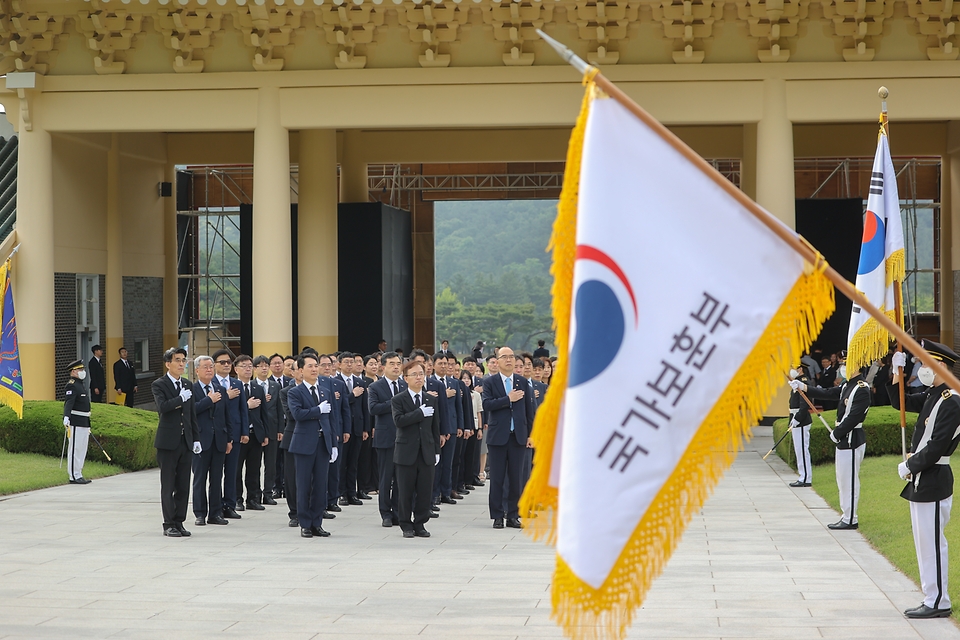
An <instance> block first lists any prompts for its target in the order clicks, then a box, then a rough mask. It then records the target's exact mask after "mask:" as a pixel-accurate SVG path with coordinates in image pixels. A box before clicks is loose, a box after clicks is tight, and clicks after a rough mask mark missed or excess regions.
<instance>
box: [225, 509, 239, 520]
mask: <svg viewBox="0 0 960 640" xmlns="http://www.w3.org/2000/svg"><path fill="white" fill-rule="evenodd" d="M223 517H224V518H230V519H231V520H239V519H240V518H241V517H242V516H241V515H240V514H239V513H237V512H236V510H235V509H231V508H230V507H224V508H223Z"/></svg>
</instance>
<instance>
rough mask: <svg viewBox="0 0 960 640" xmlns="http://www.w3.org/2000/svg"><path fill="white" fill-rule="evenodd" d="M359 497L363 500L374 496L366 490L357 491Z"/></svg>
mask: <svg viewBox="0 0 960 640" xmlns="http://www.w3.org/2000/svg"><path fill="white" fill-rule="evenodd" d="M357 497H358V498H360V499H361V500H373V496H371V495H370V494H369V493H367V492H366V491H357Z"/></svg>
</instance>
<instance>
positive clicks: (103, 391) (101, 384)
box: [87, 344, 107, 402]
mask: <svg viewBox="0 0 960 640" xmlns="http://www.w3.org/2000/svg"><path fill="white" fill-rule="evenodd" d="M90 350H91V351H92V352H93V357H92V358H90V363H89V364H88V365H87V371H89V372H90V373H89V376H90V399H91V400H92V401H93V402H106V401H107V372H106V370H104V368H103V347H101V346H100V345H98V344H95V345H93V347H92V348H91V349H90Z"/></svg>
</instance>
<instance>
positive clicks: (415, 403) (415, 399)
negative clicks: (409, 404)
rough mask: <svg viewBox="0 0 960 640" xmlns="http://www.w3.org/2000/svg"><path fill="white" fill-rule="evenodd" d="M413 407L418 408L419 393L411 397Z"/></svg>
mask: <svg viewBox="0 0 960 640" xmlns="http://www.w3.org/2000/svg"><path fill="white" fill-rule="evenodd" d="M413 406H415V407H419V406H420V394H419V393H415V394H414V395H413Z"/></svg>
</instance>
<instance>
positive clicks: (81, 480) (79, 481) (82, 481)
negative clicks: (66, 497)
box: [70, 478, 92, 484]
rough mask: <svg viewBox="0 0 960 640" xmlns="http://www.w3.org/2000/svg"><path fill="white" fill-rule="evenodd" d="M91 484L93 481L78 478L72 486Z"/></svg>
mask: <svg viewBox="0 0 960 640" xmlns="http://www.w3.org/2000/svg"><path fill="white" fill-rule="evenodd" d="M90 482H92V481H91V480H87V479H86V478H77V479H76V480H71V481H70V484H90Z"/></svg>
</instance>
